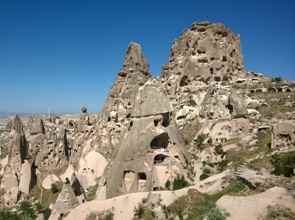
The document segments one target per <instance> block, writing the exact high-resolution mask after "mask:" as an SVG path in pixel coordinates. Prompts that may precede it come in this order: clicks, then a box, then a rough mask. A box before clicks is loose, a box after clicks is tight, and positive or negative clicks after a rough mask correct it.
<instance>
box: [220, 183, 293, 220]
mask: <svg viewBox="0 0 295 220" xmlns="http://www.w3.org/2000/svg"><path fill="white" fill-rule="evenodd" d="M275 205H277V206H280V207H285V208H290V209H291V210H293V212H294V211H295V199H294V198H293V197H292V196H291V195H290V194H289V193H288V192H287V190H286V189H284V188H280V187H274V188H271V189H269V190H267V191H265V192H263V193H260V194H256V195H250V196H228V195H225V196H223V197H221V198H220V199H219V200H218V201H217V206H218V207H219V208H221V209H224V210H225V211H226V212H227V213H229V216H228V217H227V219H228V220H237V219H239V220H249V219H251V220H258V219H260V218H261V217H263V216H264V215H266V213H267V207H268V206H275Z"/></svg>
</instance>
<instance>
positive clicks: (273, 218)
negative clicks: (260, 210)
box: [263, 206, 295, 220]
mask: <svg viewBox="0 0 295 220" xmlns="http://www.w3.org/2000/svg"><path fill="white" fill-rule="evenodd" d="M263 220H295V213H294V212H292V211H291V210H290V209H288V208H282V207H273V206H270V207H268V208H267V214H266V216H265V217H264V218H263Z"/></svg>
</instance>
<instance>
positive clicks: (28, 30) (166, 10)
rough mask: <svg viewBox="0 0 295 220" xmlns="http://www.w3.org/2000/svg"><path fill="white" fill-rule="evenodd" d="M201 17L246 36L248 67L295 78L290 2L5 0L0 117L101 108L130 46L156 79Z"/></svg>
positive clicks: (0, 7)
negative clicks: (137, 49)
mask: <svg viewBox="0 0 295 220" xmlns="http://www.w3.org/2000/svg"><path fill="white" fill-rule="evenodd" d="M202 20H209V21H213V22H223V23H225V24H226V26H228V27H230V28H231V29H232V30H233V31H234V32H236V33H239V34H240V35H241V43H242V50H243V53H244V61H245V65H246V68H247V69H248V70H255V71H257V72H262V73H266V74H268V75H274V76H277V75H280V76H282V77H284V78H287V79H291V80H295V1H292V0H290V1H288V0H280V1H279V0H277V1H266V0H247V1H237V0H235V1H234V0H232V1H231V0H223V1H220V0H215V1H214V0H211V1H204V0H202V1H199V0H183V1H171V0H170V1H169V0H166V1H165V0H162V1H160V0H137V1H135V0H133V1H132V0H125V1H119V0H118V1H113V0H109V1H98V0H96V1H95V0H93V1H91V0H83V1H82V0H80V1H75V0H50V1H45V0H44V1H40V0H38V1H37V0H36V1H34V0H26V1H24V0H18V1H17V0H9V1H8V0H0V112H1V111H13V112H47V110H48V108H50V109H51V110H52V111H55V112H77V111H79V109H80V106H82V105H86V106H88V108H89V110H90V111H99V110H100V108H101V106H102V105H103V102H104V100H105V97H106V95H107V92H108V90H109V88H110V87H111V85H112V83H113V81H114V79H115V78H116V75H117V73H118V71H119V70H120V68H121V65H122V62H123V58H124V52H125V49H126V47H127V45H128V43H129V42H130V41H137V42H139V43H141V44H142V45H143V48H144V52H145V55H146V57H147V59H148V60H149V63H150V66H151V71H152V73H154V74H155V75H158V74H159V72H160V69H161V66H162V65H163V64H165V63H166V62H167V59H168V55H169V49H170V47H171V44H172V42H173V40H174V39H175V38H177V37H178V36H179V35H180V33H181V32H182V31H183V30H184V29H185V28H187V27H189V26H190V25H191V23H192V22H193V21H202Z"/></svg>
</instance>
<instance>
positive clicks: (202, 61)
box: [198, 58, 208, 63]
mask: <svg viewBox="0 0 295 220" xmlns="http://www.w3.org/2000/svg"><path fill="white" fill-rule="evenodd" d="M198 62H199V63H208V59H207V58H202V59H198Z"/></svg>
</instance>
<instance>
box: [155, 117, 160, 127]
mask: <svg viewBox="0 0 295 220" xmlns="http://www.w3.org/2000/svg"><path fill="white" fill-rule="evenodd" d="M159 122H160V120H159V119H155V120H154V125H155V127H157V126H158V124H159Z"/></svg>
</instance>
